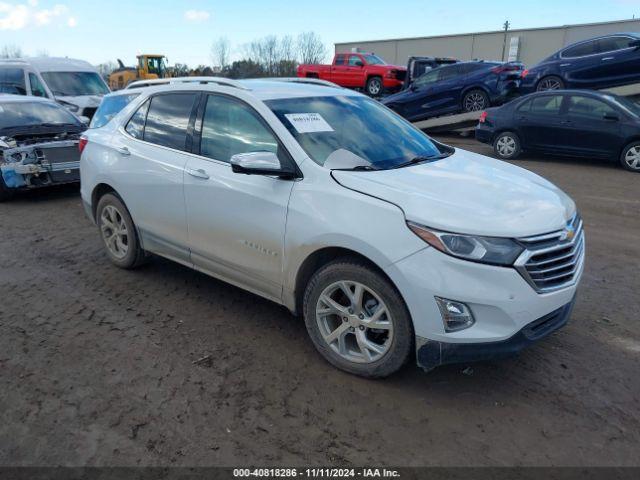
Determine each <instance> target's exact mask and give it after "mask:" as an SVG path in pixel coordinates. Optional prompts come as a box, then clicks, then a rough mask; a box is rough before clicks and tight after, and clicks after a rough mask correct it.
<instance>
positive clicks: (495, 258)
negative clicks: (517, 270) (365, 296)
mask: <svg viewBox="0 0 640 480" xmlns="http://www.w3.org/2000/svg"><path fill="white" fill-rule="evenodd" d="M407 225H408V226H409V228H410V229H411V231H412V232H413V233H415V234H416V235H417V236H419V237H420V238H421V239H422V240H424V241H425V242H427V243H428V244H429V245H431V246H432V247H434V248H437V249H438V250H440V251H441V252H444V253H446V254H448V255H453V256H454V257H458V258H464V259H465V260H471V261H474V262H481V263H488V264H491V265H504V266H508V265H513V262H515V261H516V259H517V258H518V257H519V256H520V254H521V253H522V252H523V251H524V247H522V246H521V245H520V244H518V243H517V242H516V241H514V240H511V239H510V238H501V237H478V236H475V235H459V234H457V233H449V232H440V231H437V230H432V229H429V228H427V227H425V226H423V225H419V224H417V223H413V222H407Z"/></svg>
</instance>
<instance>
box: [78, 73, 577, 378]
mask: <svg viewBox="0 0 640 480" xmlns="http://www.w3.org/2000/svg"><path fill="white" fill-rule="evenodd" d="M216 82H217V83H213V81H212V83H209V84H206V85H199V84H198V85H189V84H176V85H165V86H160V87H155V88H146V89H141V90H140V95H139V96H138V97H137V98H136V99H134V100H133V101H132V102H131V103H129V104H128V105H127V106H126V107H125V108H124V109H123V110H122V111H121V112H120V113H119V114H117V115H116V116H115V117H114V118H113V120H112V121H111V122H109V123H107V124H106V125H105V126H103V127H101V128H97V129H93V130H90V131H88V132H87V133H86V138H84V139H83V140H82V141H81V148H82V149H83V153H82V160H81V180H82V198H83V203H84V204H85V208H86V211H87V214H88V215H89V216H90V218H91V219H92V220H94V221H95V222H96V223H97V225H98V227H99V231H100V235H101V237H102V239H103V241H104V245H105V247H106V252H107V254H108V256H109V258H110V259H111V261H112V262H113V263H115V264H116V265H117V266H119V267H122V268H133V267H136V266H138V265H139V264H140V263H141V262H142V261H144V260H145V259H146V258H147V257H148V254H150V253H153V254H157V255H161V256H163V257H166V258H169V259H171V260H174V261H176V262H179V263H181V264H183V265H186V266H189V267H191V268H194V269H197V270H199V271H202V272H205V273H207V274H209V275H211V276H214V277H217V278H220V279H222V280H225V281H227V282H229V283H232V284H234V285H237V286H239V287H241V288H244V289H247V290H249V291H251V292H254V293H256V294H258V295H261V296H263V297H266V298H268V299H270V300H273V301H274V302H277V303H280V304H283V305H286V306H287V307H288V308H289V309H290V310H291V311H292V312H294V313H297V314H302V315H303V316H304V320H305V322H306V326H307V330H308V332H309V335H310V337H311V340H312V341H313V343H314V345H315V346H316V348H317V349H318V351H319V352H320V353H321V354H322V355H323V356H324V357H325V358H326V359H327V360H328V361H329V362H331V363H332V364H333V365H335V366H336V367H338V368H341V369H343V370H346V371H348V372H351V373H355V374H358V375H362V376H367V377H382V376H386V375H389V374H391V373H393V372H395V371H396V370H398V369H399V368H400V367H401V366H402V365H403V364H404V363H405V362H406V361H407V359H408V358H409V357H410V356H411V353H412V349H414V348H415V349H416V354H417V362H418V364H419V365H420V366H422V367H423V368H424V369H426V370H429V369H431V368H434V367H436V366H438V365H442V364H446V363H456V362H467V361H472V360H483V359H490V358H496V357H502V356H506V355H510V354H513V353H515V352H517V351H518V350H520V349H521V348H523V347H525V346H527V345H528V344H530V343H532V342H534V341H536V340H538V339H540V338H542V337H544V336H546V335H547V334H549V333H550V332H552V331H554V330H556V329H558V328H560V327H561V326H563V325H564V324H565V323H566V321H567V319H568V317H569V314H570V312H571V307H572V305H573V302H574V297H575V292H576V288H577V284H578V282H579V280H580V276H581V274H582V269H583V263H584V234H583V231H582V222H581V220H580V217H579V215H578V214H577V212H576V207H575V204H574V202H573V201H572V200H571V199H570V198H569V197H568V196H567V195H565V194H564V193H563V192H562V191H560V190H559V189H558V188H556V187H555V186H554V185H552V184H551V183H549V182H548V181H546V180H544V179H543V178H541V177H539V176H537V175H535V174H533V173H531V172H528V171H527V170H524V169H521V168H518V167H515V166H512V165H510V164H508V163H504V162H501V161H498V160H494V159H491V158H487V157H484V156H481V155H476V154H473V153H470V152H467V151H464V150H460V149H453V148H451V147H449V146H446V145H443V144H441V143H438V142H436V141H434V140H432V139H430V138H429V137H428V136H427V135H425V134H424V133H423V132H421V131H420V130H418V129H416V128H414V127H413V126H412V125H411V124H410V123H407V122H406V121H405V120H403V119H402V118H400V117H399V116H397V115H396V114H394V113H393V112H391V111H390V110H388V109H387V108H386V107H384V106H382V105H380V104H379V103H378V102H376V101H375V100H372V99H369V98H367V97H366V96H364V95H361V94H358V93H356V92H353V91H350V90H346V89H341V88H339V87H335V86H331V85H329V84H327V83H326V82H314V81H312V80H307V79H304V80H298V81H293V80H291V81H275V80H245V81H232V80H223V79H220V80H217V81H216Z"/></svg>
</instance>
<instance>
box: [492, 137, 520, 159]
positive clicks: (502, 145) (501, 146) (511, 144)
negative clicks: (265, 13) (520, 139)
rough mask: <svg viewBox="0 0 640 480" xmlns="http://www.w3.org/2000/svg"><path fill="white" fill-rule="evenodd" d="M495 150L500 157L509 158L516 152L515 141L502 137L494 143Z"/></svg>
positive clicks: (511, 138)
mask: <svg viewBox="0 0 640 480" xmlns="http://www.w3.org/2000/svg"><path fill="white" fill-rule="evenodd" d="M496 149H497V150H498V153H499V154H500V156H502V157H510V156H511V155H513V153H514V152H515V151H516V141H515V139H514V138H513V137H510V136H509V135H504V136H502V137H500V138H499V139H498V141H497V142H496Z"/></svg>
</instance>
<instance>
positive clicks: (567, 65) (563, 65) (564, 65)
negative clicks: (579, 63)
mask: <svg viewBox="0 0 640 480" xmlns="http://www.w3.org/2000/svg"><path fill="white" fill-rule="evenodd" d="M560 66H561V67H570V66H571V64H570V63H561V64H560Z"/></svg>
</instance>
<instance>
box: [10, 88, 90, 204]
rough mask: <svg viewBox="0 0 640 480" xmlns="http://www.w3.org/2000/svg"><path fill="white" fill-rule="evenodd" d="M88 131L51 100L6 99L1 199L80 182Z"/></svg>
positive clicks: (74, 117)
mask: <svg viewBox="0 0 640 480" xmlns="http://www.w3.org/2000/svg"><path fill="white" fill-rule="evenodd" d="M86 128H87V127H86V125H85V124H83V123H82V122H81V121H80V119H79V118H77V117H76V116H75V115H73V114H72V113H70V112H69V111H68V110H66V109H65V108H63V107H61V106H60V105H58V104H57V103H55V102H53V101H51V100H46V99H43V98H36V97H25V96H17V95H0V201H3V200H7V199H8V198H10V197H11V195H12V194H13V193H14V192H16V191H18V190H26V189H31V188H38V187H45V186H49V185H54V184H62V183H72V182H78V181H79V180H80V172H79V167H80V154H79V152H78V142H79V138H80V134H81V133H82V132H83V131H84V130H85V129H86Z"/></svg>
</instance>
